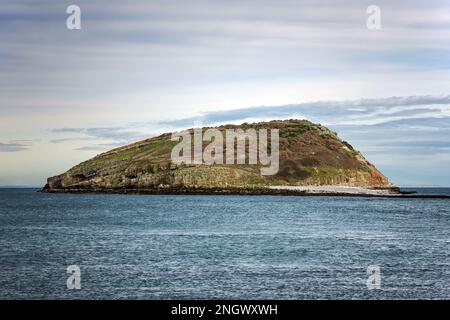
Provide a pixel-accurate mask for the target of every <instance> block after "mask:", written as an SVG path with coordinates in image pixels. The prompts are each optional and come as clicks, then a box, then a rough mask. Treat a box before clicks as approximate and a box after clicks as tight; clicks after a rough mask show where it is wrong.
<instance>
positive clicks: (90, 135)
mask: <svg viewBox="0 0 450 320" xmlns="http://www.w3.org/2000/svg"><path fill="white" fill-rule="evenodd" d="M52 132H53V133H55V134H70V135H71V136H70V137H65V138H57V139H51V140H49V142H51V143H59V144H60V143H68V142H85V141H93V142H95V143H91V144H88V145H84V146H81V147H76V150H80V151H102V150H107V149H110V148H113V147H118V146H122V145H125V144H128V143H131V142H134V141H137V140H142V139H146V138H149V137H150V136H152V135H151V134H148V133H144V132H141V131H137V130H133V129H132V127H98V128H96V127H95V128H56V129H53V130H52ZM73 134H77V135H76V136H73Z"/></svg>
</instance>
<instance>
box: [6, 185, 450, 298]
mask: <svg viewBox="0 0 450 320" xmlns="http://www.w3.org/2000/svg"><path fill="white" fill-rule="evenodd" d="M405 190H406V189H405ZM406 191H417V192H418V193H419V194H450V189H444V188H434V189H431V188H427V189H418V188H412V189H407V190H406ZM449 298H450V200H448V199H431V198H430V199H389V198H360V197H338V196H336V197H319V196H315V197H305V196H232V195H227V196H212V195H195V196H188V195H176V196H171V195H99V194H85V195H80V194H48V193H38V192H37V189H24V188H21V189H0V299H292V300H297V299H449Z"/></svg>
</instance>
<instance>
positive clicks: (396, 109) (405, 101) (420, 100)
mask: <svg viewBox="0 0 450 320" xmlns="http://www.w3.org/2000/svg"><path fill="white" fill-rule="evenodd" d="M424 115H425V116H426V117H428V118H429V117H430V116H435V117H438V118H439V117H443V116H445V115H450V95H447V96H410V97H390V98H383V99H361V100H351V101H318V102H309V103H299V104H290V105H283V106H270V107H269V106H261V107H250V108H241V109H233V110H226V111H212V112H204V113H202V114H200V115H198V116H194V117H189V118H185V119H177V120H167V121H162V122H161V124H162V125H171V126H174V127H183V126H191V125H192V124H193V123H194V122H198V121H201V122H203V123H205V124H218V123H226V122H235V121H245V120H247V119H287V118H293V117H301V118H305V119H309V120H312V121H314V122H321V123H324V124H334V125H337V124H344V123H349V122H351V123H352V124H357V123H367V124H375V123H384V122H389V121H394V120H401V119H411V118H412V119H413V118H417V117H423V116H424Z"/></svg>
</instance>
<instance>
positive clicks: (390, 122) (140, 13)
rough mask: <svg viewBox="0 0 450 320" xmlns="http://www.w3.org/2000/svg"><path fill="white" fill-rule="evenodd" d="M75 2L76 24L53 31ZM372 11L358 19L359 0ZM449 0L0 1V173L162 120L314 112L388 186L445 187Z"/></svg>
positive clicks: (10, 179) (449, 153)
mask: <svg viewBox="0 0 450 320" xmlns="http://www.w3.org/2000/svg"><path fill="white" fill-rule="evenodd" d="M71 4H76V5H78V6H80V7H81V12H82V29H81V30H68V29H67V28H66V18H67V16H68V15H67V14H66V8H67V6H69V5H71ZM372 4H375V5H378V6H379V7H380V8H381V23H382V28H381V30H378V31H374V30H368V29H367V27H366V19H367V14H366V8H367V7H368V6H369V5H372ZM449 9H450V3H449V2H448V1H395V2H394V1H356V0H355V1H339V2H337V1H324V0H321V1H302V0H295V1H294V0H281V1H269V0H258V1H256V0H240V1H234V0H228V1H219V0H216V1H196V0H192V1H177V0H173V1H171V0H169V1H168V0H164V1H154V0H150V1H127V2H125V1H95V2H94V1H70V2H68V1H39V0H38V1H21V0H19V1H10V0H2V1H1V2H0V185H42V184H44V183H45V179H46V177H48V176H52V175H56V174H59V173H61V172H64V171H66V170H67V169H69V168H70V167H71V166H73V165H75V164H77V163H79V162H81V161H83V160H86V159H88V158H90V157H92V156H94V155H95V154H98V153H100V152H103V151H106V150H108V149H110V148H112V147H115V146H118V145H123V144H126V143H129V142H132V141H135V140H139V139H142V138H145V137H148V136H152V135H155V134H158V133H162V132H165V131H171V130H175V129H181V128H185V127H192V126H193V125H194V122H195V121H202V122H203V123H204V124H205V125H211V124H221V123H227V122H233V123H239V122H243V121H253V120H254V121H259V120H269V119H287V118H306V119H309V120H311V121H314V122H320V123H322V124H324V125H327V126H329V127H330V128H332V129H333V130H335V131H337V132H338V133H339V135H340V136H341V137H342V138H343V139H345V140H347V141H349V142H350V143H351V144H353V145H354V146H355V147H356V148H358V149H359V150H361V151H362V152H363V153H364V154H365V155H366V157H367V158H368V159H369V160H370V161H371V162H372V163H374V164H375V165H376V166H377V167H379V168H380V169H381V170H382V171H383V172H384V173H385V174H386V175H387V176H388V177H389V178H390V179H391V180H392V181H393V182H395V183H397V184H399V185H412V186H419V185H425V186H450V170H448V168H449V167H450V143H449V141H450V139H449V138H450V127H449V123H450V121H449V117H450V98H449V95H450V91H449V88H450V72H449V68H450V32H449V31H450V10H449Z"/></svg>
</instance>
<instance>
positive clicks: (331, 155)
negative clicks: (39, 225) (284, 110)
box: [44, 120, 393, 193]
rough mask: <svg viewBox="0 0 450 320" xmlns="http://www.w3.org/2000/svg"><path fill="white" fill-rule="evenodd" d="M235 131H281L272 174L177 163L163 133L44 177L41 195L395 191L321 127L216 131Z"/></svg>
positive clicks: (288, 124) (270, 125) (287, 124)
mask: <svg viewBox="0 0 450 320" xmlns="http://www.w3.org/2000/svg"><path fill="white" fill-rule="evenodd" d="M237 128H239V129H243V130H247V129H249V128H254V129H256V130H258V129H261V128H265V129H279V155H280V156H279V170H278V172H277V173H276V174H275V175H270V176H269V175H268V176H262V175H261V174H260V166H258V165H249V164H242V165H227V164H214V165H205V164H199V165H198V164H196V165H193V164H179V165H176V164H174V163H172V161H171V151H172V149H173V147H174V146H175V145H176V144H177V143H178V142H174V141H171V134H168V133H167V134H163V135H161V136H158V137H154V138H151V139H147V140H143V141H140V142H136V143H133V144H130V145H127V146H124V147H120V148H117V149H113V150H111V151H108V152H106V153H103V154H100V155H98V156H96V157H94V158H92V159H90V160H88V161H85V162H83V163H80V164H79V165H77V166H75V167H73V168H72V169H70V170H69V171H67V172H66V173H63V174H61V175H58V176H55V177H51V178H48V180H47V185H46V186H45V188H44V191H48V192H121V191H123V192H126V191H127V190H134V191H136V192H140V191H141V192H156V193H158V192H168V193H170V191H176V190H227V189H229V190H231V189H234V190H236V189H264V188H267V187H269V186H275V185H276V186H281V185H293V186H295V185H341V186H355V187H366V188H391V187H393V186H392V184H390V182H389V181H388V179H387V178H386V177H385V176H384V175H383V174H382V173H381V172H380V171H378V170H377V169H376V168H375V167H374V166H373V165H372V164H370V163H369V162H368V161H367V160H366V159H365V158H364V157H363V156H362V155H361V153H360V152H358V151H356V150H355V149H353V147H352V146H351V145H350V144H348V143H347V142H345V141H342V140H340V139H339V138H338V136H337V135H336V133H334V132H332V131H330V130H328V129H327V128H325V127H323V126H321V125H316V124H313V123H311V122H309V121H306V120H286V121H271V122H261V123H254V124H242V125H239V126H233V125H227V126H221V127H217V129H219V130H221V131H222V132H223V131H225V130H226V129H237ZM204 130H205V129H204ZM269 141H270V140H269ZM206 144H207V143H204V147H205V145H206ZM269 145H270V143H269ZM225 152H226V148H225V147H224V153H225ZM168 190H169V191H168Z"/></svg>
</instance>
